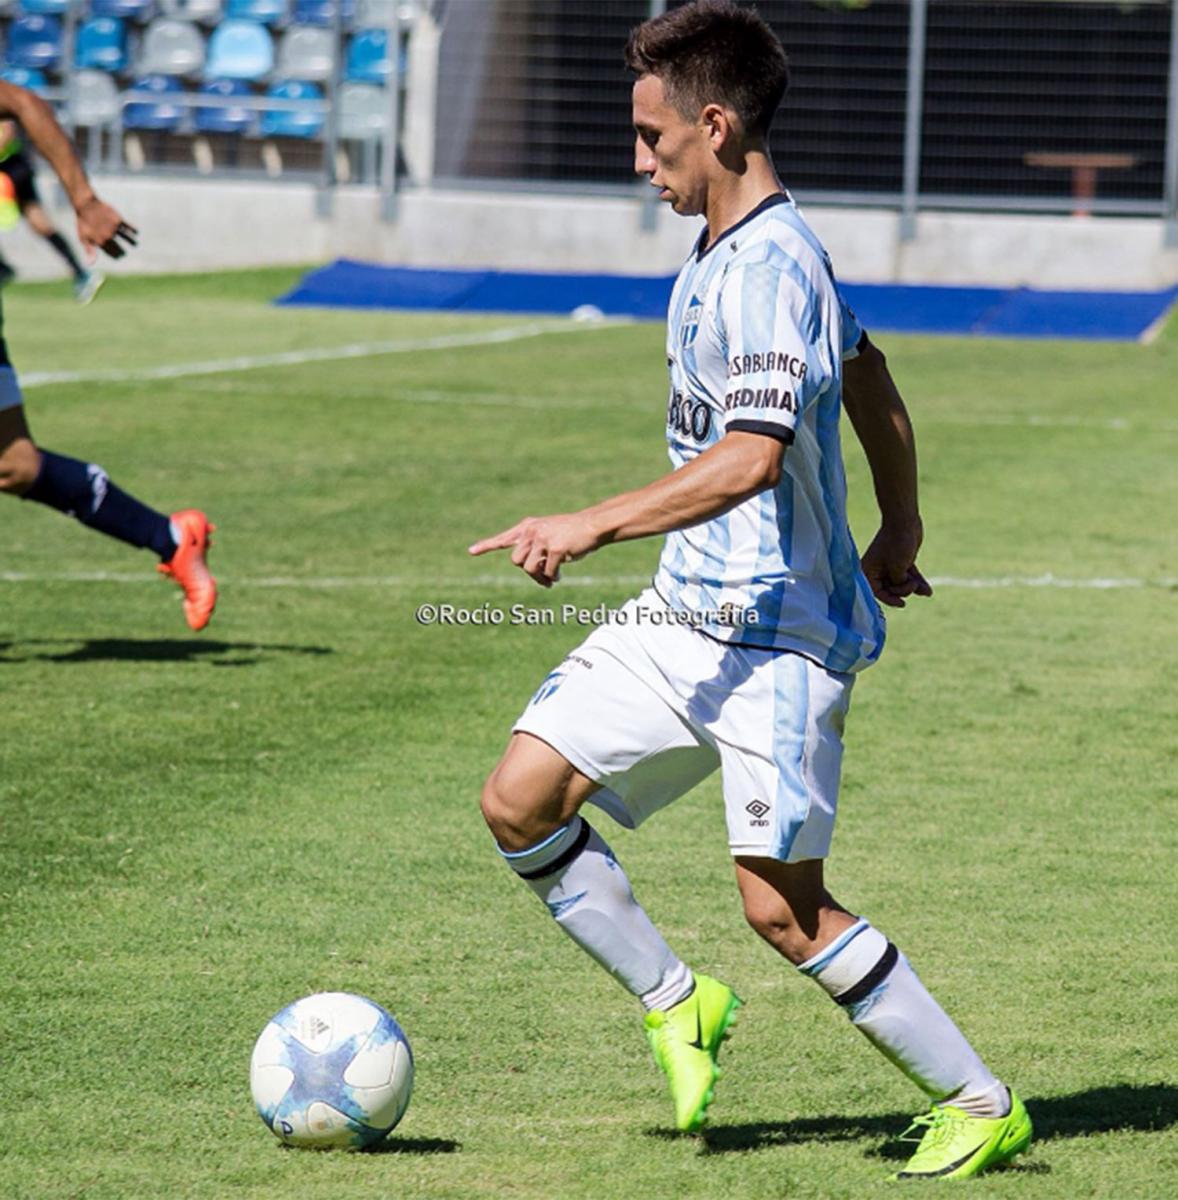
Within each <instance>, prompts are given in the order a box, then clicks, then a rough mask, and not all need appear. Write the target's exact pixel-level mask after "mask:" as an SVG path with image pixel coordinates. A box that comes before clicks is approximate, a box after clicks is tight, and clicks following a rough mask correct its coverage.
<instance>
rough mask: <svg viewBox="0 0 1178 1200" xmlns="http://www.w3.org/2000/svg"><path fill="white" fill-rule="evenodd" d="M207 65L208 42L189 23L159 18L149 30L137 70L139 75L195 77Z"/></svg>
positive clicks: (140, 51)
mask: <svg viewBox="0 0 1178 1200" xmlns="http://www.w3.org/2000/svg"><path fill="white" fill-rule="evenodd" d="M204 62H205V40H204V38H203V37H202V36H201V32H200V30H199V29H197V27H196V26H195V25H193V24H191V23H190V22H188V21H174V20H172V18H171V17H157V18H156V20H154V21H152V23H151V24H150V25H149V26H148V27H147V32H146V33H145V34H144V35H143V44H142V45H141V46H140V48H139V61H138V62H137V63H136V64H135V69H136V70H137V71H138V72H139V74H140V75H196V74H197V73H198V72H199V71H200V69H201V67H203V66H204Z"/></svg>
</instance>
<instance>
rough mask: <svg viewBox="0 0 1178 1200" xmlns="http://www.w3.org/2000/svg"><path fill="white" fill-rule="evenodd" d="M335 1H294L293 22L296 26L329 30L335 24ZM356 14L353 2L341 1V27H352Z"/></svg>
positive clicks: (352, 0) (348, 0)
mask: <svg viewBox="0 0 1178 1200" xmlns="http://www.w3.org/2000/svg"><path fill="white" fill-rule="evenodd" d="M335 9H336V0H295V4H294V21H295V24H296V25H318V26H319V27H320V28H322V29H330V28H331V27H332V26H333V25H334V24H335ZM355 13H356V5H355V0H343V25H344V28H345V29H349V28H351V26H352V23H353V20H354V17H355Z"/></svg>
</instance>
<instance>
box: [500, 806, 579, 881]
mask: <svg viewBox="0 0 1178 1200" xmlns="http://www.w3.org/2000/svg"><path fill="white" fill-rule="evenodd" d="M592 834H593V827H592V826H591V825H590V824H589V822H588V821H586V820H584V819H582V820H581V832H580V833H578V834H577V837H576V840H575V841H574V842H573V844H572V845H571V846H570V847H569V848H568V849H567V850H566V851H565V852H564V853H563V854H560V855H558V856H557V857H556V858H555V859H553V860H552V862H550V863H549V864H548V865H547V866H546V867H540V868H539V870H536V871H517V872H516V874H517V875H519V877H520V878H521V879H543V878H544V876H545V875H555V874H556V872H557V871H561V870H563V869H564V868H565V867H567V866H568V865H569V863H571V862H572V861H573V859H574V858H576V857H577V855H578V854H580V853H581V851H582V850H584V849H585V846H586V845H587V844H588V842H589V838H590V837H591V836H592Z"/></svg>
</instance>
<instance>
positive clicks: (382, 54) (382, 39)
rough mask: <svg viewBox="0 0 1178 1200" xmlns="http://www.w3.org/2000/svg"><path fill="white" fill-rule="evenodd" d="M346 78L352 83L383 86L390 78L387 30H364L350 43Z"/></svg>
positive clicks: (346, 62)
mask: <svg viewBox="0 0 1178 1200" xmlns="http://www.w3.org/2000/svg"><path fill="white" fill-rule="evenodd" d="M344 63H345V65H344V78H345V79H347V80H348V81H349V82H350V83H376V84H383V83H384V82H385V80H387V79H388V77H389V35H388V31H387V30H385V29H362V30H361V31H360V32H359V33H358V34H356V36H355V37H354V38H352V40H351V41H350V42H349V43H348V55H347V58H346V59H345V60H344Z"/></svg>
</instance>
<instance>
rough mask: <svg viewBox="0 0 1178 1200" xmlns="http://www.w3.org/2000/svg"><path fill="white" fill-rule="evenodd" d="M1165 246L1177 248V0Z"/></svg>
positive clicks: (1168, 128) (1172, 28)
mask: <svg viewBox="0 0 1178 1200" xmlns="http://www.w3.org/2000/svg"><path fill="white" fill-rule="evenodd" d="M1164 186H1165V201H1166V209H1165V233H1164V237H1163V240H1164V244H1165V245H1166V246H1170V247H1178V0H1174V3H1171V5H1170V87H1169V99H1168V102H1167V108H1166V174H1165V185H1164Z"/></svg>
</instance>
